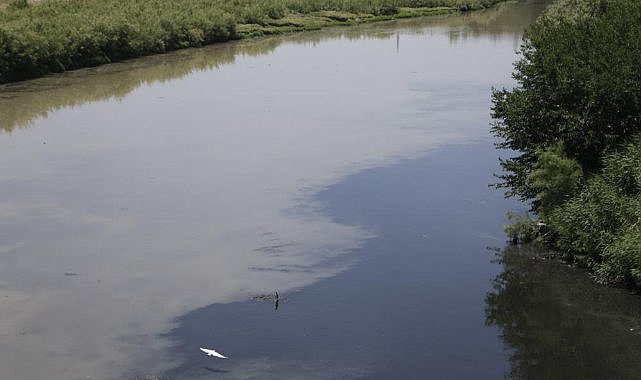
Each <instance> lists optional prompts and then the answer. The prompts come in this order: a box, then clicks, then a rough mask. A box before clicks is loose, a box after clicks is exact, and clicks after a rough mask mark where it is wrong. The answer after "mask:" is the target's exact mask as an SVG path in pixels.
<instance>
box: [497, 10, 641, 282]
mask: <svg viewBox="0 0 641 380" xmlns="http://www.w3.org/2000/svg"><path fill="white" fill-rule="evenodd" d="M639 62H641V2H639V1H637V0H561V1H559V2H558V3H557V4H556V5H555V6H554V7H552V8H551V9H550V10H549V11H548V12H547V13H546V14H545V15H544V16H542V17H541V18H540V19H539V20H538V21H537V22H536V24H535V25H534V26H533V28H532V29H531V30H530V31H529V32H528V33H527V34H526V36H525V37H524V42H523V45H522V48H521V59H520V60H519V61H518V62H517V64H516V71H515V73H514V77H515V79H516V80H517V83H518V85H517V87H516V88H514V89H511V90H505V89H503V90H498V91H495V92H494V94H493V101H494V106H493V117H494V118H495V120H496V123H495V125H494V126H493V128H492V131H493V133H494V134H495V135H496V136H497V137H499V138H500V139H501V142H500V144H499V145H500V147H502V148H507V149H512V150H515V151H517V152H518V155H517V156H515V157H512V158H510V159H507V160H504V161H502V162H501V164H502V166H503V168H504V170H505V173H504V174H503V175H501V176H500V178H501V179H502V183H500V184H499V186H500V187H505V188H507V189H508V195H513V196H518V197H520V198H521V199H524V200H529V201H532V206H533V211H535V212H536V214H538V216H539V217H540V218H541V219H542V222H543V223H544V224H545V229H544V230H545V234H544V236H543V238H544V240H545V242H546V243H547V244H549V245H550V246H552V247H553V248H555V249H556V251H557V252H559V253H560V254H561V255H562V257H564V258H565V259H567V260H570V261H575V262H578V263H580V264H583V265H585V266H587V267H588V268H590V269H591V270H593V272H594V274H595V276H596V277H597V279H598V280H600V281H603V282H608V283H618V284H625V285H627V286H629V287H633V288H637V289H641V223H640V222H641V135H639V134H640V133H641V65H640V64H639ZM520 222H521V224H523V221H522V220H520ZM518 229H519V228H515V227H514V226H512V227H511V228H510V229H509V232H510V233H511V234H512V235H513V237H515V238H519V237H520V236H529V235H526V234H523V233H520V235H519V234H518V233H519V231H518Z"/></svg>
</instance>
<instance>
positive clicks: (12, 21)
mask: <svg viewBox="0 0 641 380" xmlns="http://www.w3.org/2000/svg"><path fill="white" fill-rule="evenodd" d="M502 1H503V0H425V1H413V0H388V1H382V0H375V1H366V0H349V1H343V2H336V1H332V0H319V1H312V0H271V1H264V2H261V3H260V4H257V3H256V2H253V1H250V0H237V1H226V0H194V1H190V2H187V3H182V2H181V3H177V2H175V1H172V0H149V1H124V0H103V1H99V0H51V1H46V2H41V3H37V4H31V2H27V1H25V0H14V1H12V2H10V3H9V4H8V5H7V6H6V7H5V8H4V9H2V10H0V25H1V26H0V56H2V57H3V60H2V61H0V83H8V82H15V81H20V80H25V79H30V78H36V77H40V76H43V75H46V74H49V73H57V72H63V71H67V70H73V69H77V68H81V67H91V66H98V65H102V64H106V63H110V62H117V61H122V60H125V59H129V58H134V57H140V56H145V55H151V54H159V53H164V52H168V51H172V50H177V49H182V48H188V47H199V46H203V45H208V44H212V43H217V42H225V41H229V40H237V39H242V38H250V37H258V36H264V35H272V34H281V33H289V32H295V31H303V30H314V29H320V28H323V27H328V26H338V25H353V24H357V23H364V22H373V21H381V20H390V19H395V18H408V17H419V16H427V15H438V14H446V13H455V12H461V11H468V10H474V9H481V8H486V7H489V6H492V5H494V4H496V3H499V2H502Z"/></svg>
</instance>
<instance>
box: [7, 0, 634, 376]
mask: <svg viewBox="0 0 641 380" xmlns="http://www.w3.org/2000/svg"><path fill="white" fill-rule="evenodd" d="M543 7H544V2H539V1H529V2H524V3H516V4H510V5H504V6H501V7H498V8H495V9H492V10H490V11H488V12H479V13H473V14H470V15H466V16H455V17H443V18H436V19H434V18H433V19H423V20H406V21H402V22H393V23H383V24H376V25H368V26H362V27H356V28H342V29H334V30H326V31H321V32H314V33H303V34H297V35H293V36H287V37H284V38H270V39H260V40H255V41H247V42H242V43H230V44H223V45H219V46H212V47H208V48H204V49H197V50H188V51H181V52H177V53H174V54H168V55H164V56H159V57H151V58H145V59H140V60H136V61H133V62H128V63H123V64H114V65H110V66H105V67H100V68H95V69H88V70H80V71H77V72H73V73H68V74H65V75H60V76H53V77H49V78H44V79H41V80H37V81H29V82H24V83H19V84H14V85H9V86H3V87H0V126H1V127H2V129H3V130H4V132H2V133H1V134H0V157H1V158H2V159H1V160H0V225H1V226H2V228H1V229H0V239H1V240H0V337H1V338H0V371H1V375H2V376H1V377H2V378H8V379H18V380H20V379H38V378H47V379H85V378H88V377H89V378H92V379H117V378H143V377H145V376H151V375H158V376H160V377H161V378H162V377H163V376H165V377H169V378H171V379H190V378H259V379H264V378H359V377H366V378H394V377H402V378H425V377H432V378H457V377H459V378H465V377H467V378H469V377H474V378H497V377H501V376H503V374H509V373H513V374H515V375H519V374H525V375H527V374H528V373H529V372H527V370H530V369H532V368H535V369H536V368H538V367H537V366H539V367H541V366H544V367H545V368H544V370H546V371H549V370H550V368H551V367H549V365H551V364H550V363H552V362H553V360H550V361H546V360H544V358H539V357H535V358H532V354H529V352H528V349H529V348H530V346H529V345H528V344H529V341H520V340H518V339H517V338H514V334H513V330H514V328H513V327H510V326H514V325H516V326H518V327H519V328H521V329H523V331H520V330H519V331H516V334H517V336H519V337H520V336H522V335H524V334H525V335H526V336H527V334H539V333H540V332H539V331H536V330H535V327H537V326H538V325H537V326H531V325H527V324H526V325H519V324H518V323H516V322H513V321H511V320H510V318H511V317H513V316H514V315H515V312H514V311H513V309H512V306H511V305H513V303H514V302H517V303H518V302H519V301H518V298H517V301H515V298H513V297H511V296H510V295H509V294H508V293H509V292H508V290H510V289H512V285H511V284H512V283H511V282H509V281H508V285H510V286H507V285H506V284H503V283H502V282H501V281H503V280H502V277H501V276H508V275H507V274H508V273H511V272H510V271H511V270H512V269H511V267H510V268H504V266H505V264H504V263H505V262H507V261H503V265H501V262H496V260H494V254H493V253H492V252H491V251H488V250H487V249H486V247H487V246H492V247H502V246H503V245H504V243H503V240H504V239H503V236H502V233H501V226H502V224H503V222H504V218H503V215H504V212H505V210H506V209H508V208H522V206H521V205H519V204H516V203H514V202H509V201H505V200H503V199H502V196H501V194H500V193H498V192H496V191H494V190H491V189H488V188H487V184H488V183H490V182H492V181H493V179H492V172H493V171H496V170H497V167H496V166H497V165H496V157H497V153H496V152H495V151H494V150H493V147H492V142H491V140H490V138H489V136H488V123H489V116H488V113H489V96H490V88H491V87H492V86H497V87H500V86H509V85H510V84H511V81H510V73H511V71H512V66H511V65H512V62H513V61H514V60H515V49H516V48H517V46H518V43H519V40H520V36H521V33H522V31H523V28H524V27H525V26H526V25H527V24H528V23H529V22H531V21H532V19H533V18H534V17H535V16H536V15H537V14H538V13H539V12H540V11H541V9H542V8H543ZM492 279H495V280H494V283H493V282H492ZM493 285H494V287H493ZM586 287H587V285H586ZM599 289H600V288H599ZM275 291H278V292H279V294H280V299H279V307H278V309H277V310H274V306H275V305H274V304H272V303H270V302H261V301H252V300H250V298H251V297H252V296H255V295H260V294H272V293H273V292H275ZM602 291H603V292H605V293H604V294H610V293H608V292H613V291H611V290H602ZM586 293H588V294H590V293H589V292H587V291H586ZM547 294H551V295H550V296H551V297H552V296H554V293H550V292H548V293H547ZM564 294H565V293H564ZM622 297H626V296H625V295H622ZM625 299H626V301H625V302H620V303H618V304H617V305H627V306H626V308H624V309H625V310H622V308H617V309H615V310H614V311H612V313H613V315H615V316H620V318H623V320H625V321H626V322H625V323H613V324H611V325H609V326H610V328H612V329H616V328H619V327H620V326H625V329H626V330H624V331H622V332H621V334H627V335H625V336H626V337H627V338H626V339H628V340H626V342H627V343H626V347H628V348H629V349H628V350H627V351H625V352H624V353H622V354H621V355H619V356H616V358H614V359H612V360H614V361H615V362H616V363H619V362H625V360H627V359H628V358H629V356H625V355H628V354H631V353H634V352H637V351H636V348H635V347H639V340H638V337H637V335H636V334H634V331H636V330H633V331H630V330H629V329H630V328H632V329H635V327H628V325H630V324H631V323H632V322H631V321H634V320H636V319H635V318H636V314H635V312H634V310H637V309H638V301H637V300H636V298H625ZM528 305H529V304H528ZM548 305H550V306H549V307H550V308H554V307H562V306H563V305H565V304H563V303H559V302H557V301H548ZM630 305H632V306H630ZM516 308H517V309H518V306H516ZM518 310H521V309H518ZM528 310H529V309H528ZM581 310H583V309H581ZM566 314H568V313H566ZM564 315H565V314H564ZM569 315H573V314H571V313H569ZM599 315H601V314H599ZM595 318H598V317H595ZM612 318H614V319H616V318H619V317H612ZM486 319H487V320H486ZM597 321H599V320H598V319H597ZM541 326H545V324H542V325H541ZM617 331H618V330H617ZM566 341H567V340H564V342H566ZM546 342H547V341H546ZM199 346H211V347H213V348H215V349H218V350H220V351H221V352H223V353H225V354H228V355H229V356H230V357H231V359H228V360H225V361H222V360H219V361H215V360H214V359H211V358H206V357H204V355H203V354H202V353H201V352H199V351H198V347H199ZM506 349H507V350H506ZM570 351H571V350H570ZM575 351H576V350H575ZM579 351H580V350H579ZM535 352H536V353H539V352H540V348H538V347H537V348H536V350H535ZM572 352H574V351H572ZM524 353H528V355H526V354H524ZM535 356H536V355H535ZM523 357H527V360H526V359H521V358H523ZM553 357H554V356H553ZM564 357H565V356H564ZM592 362H593V361H592ZM524 363H525V364H524ZM532 363H534V364H532ZM604 366H605V364H604ZM532 373H534V372H532ZM545 373H548V372H545ZM586 373H591V372H588V371H586ZM592 373H594V372H592Z"/></svg>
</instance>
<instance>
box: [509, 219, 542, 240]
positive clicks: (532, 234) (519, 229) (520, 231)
mask: <svg viewBox="0 0 641 380" xmlns="http://www.w3.org/2000/svg"><path fill="white" fill-rule="evenodd" d="M507 217H508V220H509V221H510V224H508V225H506V226H505V228H504V231H505V234H506V235H507V236H508V238H509V239H510V241H511V242H512V243H514V244H518V243H530V242H533V241H535V240H537V238H538V237H539V226H538V224H537V222H536V221H534V220H532V219H531V218H530V216H529V215H518V214H515V213H512V212H508V213H507Z"/></svg>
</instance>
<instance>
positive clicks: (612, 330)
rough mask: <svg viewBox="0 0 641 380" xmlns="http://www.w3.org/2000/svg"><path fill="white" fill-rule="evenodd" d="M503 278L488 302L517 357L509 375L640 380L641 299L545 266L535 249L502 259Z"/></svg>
mask: <svg viewBox="0 0 641 380" xmlns="http://www.w3.org/2000/svg"><path fill="white" fill-rule="evenodd" d="M498 262H499V263H500V264H501V265H502V266H503V272H502V273H501V274H499V275H498V276H497V277H496V278H495V279H494V281H493V285H494V290H493V291H492V292H490V293H489V294H488V295H487V297H486V300H485V302H486V318H487V319H486V323H487V324H488V325H496V326H497V327H498V328H499V329H500V331H501V338H502V339H503V341H504V343H505V345H506V347H507V348H508V350H509V351H510V353H509V355H510V362H511V365H512V370H511V373H510V374H509V375H510V377H513V378H526V379H557V378H558V379H586V378H590V379H622V378H625V379H632V378H640V377H641V360H640V358H641V299H640V298H639V297H638V296H637V295H632V294H629V293H627V292H624V291H622V290H618V289H611V288H607V287H603V286H599V285H597V284H595V283H594V282H593V281H592V280H591V279H590V278H588V276H587V275H586V274H585V273H583V272H582V271H580V270H578V269H575V268H570V267H567V266H565V265H563V264H560V263H558V262H555V261H552V260H545V259H544V258H543V257H542V256H541V254H540V251H539V250H537V248H536V247H533V246H524V247H515V246H510V247H507V248H506V249H505V250H504V251H503V252H501V253H500V254H498Z"/></svg>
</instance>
